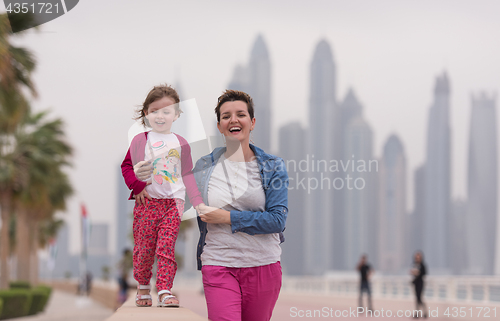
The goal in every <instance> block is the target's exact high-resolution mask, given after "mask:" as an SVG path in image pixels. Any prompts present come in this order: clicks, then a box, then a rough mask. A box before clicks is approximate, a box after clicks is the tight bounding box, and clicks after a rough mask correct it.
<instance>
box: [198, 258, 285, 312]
mask: <svg viewBox="0 0 500 321" xmlns="http://www.w3.org/2000/svg"><path fill="white" fill-rule="evenodd" d="M201 273H202V274H203V288H204V290H205V298H206V300H207V308H208V318H209V319H210V320H212V321H222V320H228V321H264V320H270V319H271V315H272V314H273V309H274V305H275V304H276V301H277V300H278V296H279V293H280V289H281V265H280V262H276V263H273V264H269V265H263V266H256V267H249V268H230V267H224V266H214V265H204V266H203V267H202V268H201Z"/></svg>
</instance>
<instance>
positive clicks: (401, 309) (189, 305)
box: [16, 287, 500, 321]
mask: <svg viewBox="0 0 500 321" xmlns="http://www.w3.org/2000/svg"><path fill="white" fill-rule="evenodd" d="M173 292H174V294H175V295H176V296H177V297H178V298H179V301H180V305H181V308H180V309H167V308H157V307H151V308H137V307H135V305H134V303H133V299H134V293H135V291H131V292H130V296H129V299H128V300H127V302H126V303H125V304H124V305H123V306H122V307H120V308H119V309H118V310H117V311H116V313H115V311H114V310H112V309H109V308H106V307H104V306H103V305H101V304H99V303H97V302H95V301H93V300H92V299H90V298H88V297H79V296H77V295H74V294H69V293H67V292H62V291H58V290H54V291H53V292H52V295H51V298H50V300H49V303H48V306H47V308H46V309H45V311H44V312H42V313H39V314H37V315H35V316H30V317H23V318H16V320H18V321H67V320H71V321H104V320H107V321H115V320H116V321H118V320H119V321H122V320H137V319H148V320H165V319H169V320H189V321H192V320H193V321H194V320H207V306H206V302H205V296H204V294H203V292H202V289H201V287H200V288H193V287H174V289H173ZM152 295H153V296H154V300H153V303H154V304H155V305H156V297H155V295H154V293H152ZM427 303H428V308H429V309H430V311H431V313H430V315H429V318H428V320H429V321H444V320H462V321H472V320H483V319H484V320H498V316H499V315H500V306H496V307H494V306H491V307H489V308H488V309H489V310H488V311H489V316H488V315H486V313H484V312H485V311H486V310H483V309H481V311H483V313H482V315H481V316H479V315H476V313H478V311H480V310H479V309H478V307H480V306H481V304H474V305H468V304H465V303H464V304H457V303H448V302H427ZM373 304H374V307H373V308H374V310H373V314H372V315H370V314H369V313H368V312H366V311H363V312H362V313H358V312H359V311H358V310H357V298H355V297H336V296H328V295H317V294H316V295H314V294H310V293H289V292H286V293H285V292H281V294H280V297H279V299H278V302H277V303H276V306H275V309H274V311H273V316H272V318H271V321H283V320H297V319H307V320H325V319H341V320H343V319H356V320H359V321H365V320H371V321H374V320H408V321H409V320H413V318H412V317H411V316H410V314H409V313H412V312H413V309H414V303H413V301H411V300H394V299H392V300H391V299H388V300H384V299H375V300H374V301H373ZM476 306H478V307H476ZM447 309H449V313H450V314H449V316H447V315H445V312H446V310H447ZM454 309H455V310H457V311H462V310H463V311H464V313H466V314H469V311H473V312H474V315H473V316H472V317H471V316H469V315H467V316H465V315H464V317H460V316H459V317H455V318H454V317H453V316H452V314H453V311H454ZM493 309H495V313H496V314H497V313H498V314H497V315H496V316H494V315H493ZM389 311H390V312H389ZM427 312H428V313H429V311H427ZM398 314H399V315H401V316H398ZM405 314H406V315H407V316H404V315H405Z"/></svg>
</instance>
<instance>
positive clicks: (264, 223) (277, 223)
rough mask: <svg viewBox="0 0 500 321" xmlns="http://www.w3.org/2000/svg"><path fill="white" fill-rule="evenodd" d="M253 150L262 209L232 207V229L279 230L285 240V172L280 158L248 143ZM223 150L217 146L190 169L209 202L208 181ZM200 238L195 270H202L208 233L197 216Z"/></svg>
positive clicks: (249, 230) (286, 213)
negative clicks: (261, 189) (259, 181)
mask: <svg viewBox="0 0 500 321" xmlns="http://www.w3.org/2000/svg"><path fill="white" fill-rule="evenodd" d="M250 148H251V149H252V151H253V152H254V153H255V157H256V159H257V164H258V166H259V170H260V177H261V179H262V187H263V188H264V194H265V197H266V203H265V211H264V212H252V211H231V230H232V232H233V233H237V232H244V233H247V234H249V235H254V234H270V233H280V240H281V242H284V240H285V238H284V236H283V231H284V230H285V222H286V217H287V215H288V174H287V172H286V167H285V162H284V161H283V159H281V158H279V157H276V156H274V155H271V154H266V153H265V152H264V151H263V150H262V149H260V148H258V147H256V146H254V145H252V144H250ZM225 151H226V148H225V147H218V148H216V149H214V150H213V151H212V153H210V154H208V155H205V156H203V157H202V158H200V159H199V160H198V161H197V162H196V166H195V168H194V169H193V173H194V177H195V179H196V184H197V185H198V189H199V190H200V192H201V195H202V198H203V202H204V203H205V204H206V205H210V204H208V183H209V181H210V177H211V175H212V172H213V170H214V168H215V165H217V161H218V160H219V157H220V156H221V155H222V154H224V152H225ZM198 227H199V229H200V240H199V241H198V248H197V254H196V256H197V259H198V270H201V253H202V252H203V247H204V246H205V238H206V236H207V232H208V230H207V223H205V222H203V221H202V220H201V219H200V218H199V217H198Z"/></svg>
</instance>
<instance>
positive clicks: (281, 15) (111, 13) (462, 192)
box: [19, 0, 500, 251]
mask: <svg viewBox="0 0 500 321" xmlns="http://www.w3.org/2000/svg"><path fill="white" fill-rule="evenodd" d="M499 13H500V3H499V2H497V1H476V2H466V3H458V2H457V1H439V2H435V1H420V2H418V3H403V2H400V1H309V2H285V1H273V2H264V1H253V2H238V5H234V2H230V1H226V0H225V1H211V2H201V1H183V2H179V3H165V2H162V1H123V0H122V1H106V2H104V4H103V2H97V1H80V3H79V4H78V5H77V6H76V7H75V8H74V9H73V10H71V11H70V12H69V13H67V14H65V15H64V16H62V17H60V18H58V19H56V20H53V21H51V22H49V23H47V24H44V25H42V26H41V30H40V32H38V33H36V32H30V33H29V34H28V35H26V36H25V37H24V38H23V39H22V40H20V41H19V44H22V45H24V46H26V47H28V48H29V49H30V50H32V51H33V52H34V53H35V55H36V57H37V60H38V67H37V70H36V71H35V74H34V81H35V84H36V85H37V88H38V91H39V94H40V98H39V99H38V100H36V101H34V102H33V107H34V110H40V109H45V108H47V107H51V108H52V110H53V113H52V114H51V115H52V116H57V117H62V118H63V119H64V120H65V122H66V126H67V127H66V128H67V132H68V139H69V141H70V143H71V144H72V145H73V146H74V147H75V160H74V167H73V168H72V169H70V176H71V180H72V182H73V184H74V187H75V190H76V195H75V197H74V198H73V200H72V202H71V204H70V206H69V207H68V213H69V215H66V216H65V217H66V218H67V219H68V220H69V221H70V222H71V223H72V226H73V230H71V233H70V234H71V236H72V237H73V240H75V239H77V238H78V234H79V229H78V228H77V225H76V224H77V223H78V215H79V203H80V202H81V201H84V202H85V203H86V204H87V208H88V211H89V215H90V217H91V219H92V220H93V221H94V222H111V220H112V219H113V218H114V216H115V215H116V210H117V208H116V205H115V204H116V202H115V198H116V193H117V192H116V190H117V188H116V182H117V180H116V166H118V164H119V163H120V162H121V161H122V159H123V157H124V154H125V152H126V148H127V130H128V128H129V127H130V125H131V124H132V120H131V118H132V116H133V109H134V106H136V105H137V104H140V103H141V102H142V100H143V99H144V97H145V95H146V93H147V92H148V91H149V89H150V88H151V87H152V86H153V85H155V84H158V83H160V82H169V83H174V84H176V83H180V84H181V85H182V88H183V92H184V93H185V95H186V96H185V97H183V99H189V98H195V99H196V101H197V104H198V106H199V107H200V110H201V113H202V116H203V117H204V125H205V128H208V129H209V130H210V129H211V130H213V128H215V116H214V114H213V108H214V106H215V103H216V100H217V97H218V96H219V95H220V93H221V92H222V91H223V90H224V89H225V88H226V86H227V84H228V82H229V81H230V80H231V76H232V72H233V69H234V67H235V66H236V65H237V64H239V63H242V62H245V61H248V58H249V55H250V49H251V46H252V45H253V43H254V41H255V38H256V37H257V35H258V34H259V33H260V34H262V35H263V37H264V40H265V41H266V44H267V46H268V50H269V55H270V60H271V66H272V70H271V72H272V75H273V77H272V88H273V92H272V93H271V97H272V98H271V106H272V108H273V111H272V115H273V117H272V121H273V124H272V133H273V137H272V150H273V151H276V150H277V146H278V145H277V144H278V141H277V137H278V135H277V134H278V130H279V128H280V127H281V126H283V125H285V124H288V123H289V122H291V121H299V122H300V123H302V124H303V125H306V124H308V118H309V116H308V113H309V110H308V106H309V104H308V99H309V94H310V93H309V81H310V77H309V68H310V64H311V61H312V57H313V52H314V49H315V47H316V44H317V43H318V42H319V41H320V40H321V39H325V40H326V41H327V42H328V43H329V44H330V46H331V47H332V51H333V58H334V62H335V64H336V68H337V80H336V81H337V99H338V100H339V101H342V100H343V98H344V96H345V95H346V93H347V90H348V88H350V87H352V88H354V91H355V92H356V95H357V97H358V99H359V100H360V102H361V103H362V105H363V106H364V115H365V116H364V117H365V119H366V121H367V122H368V123H369V124H370V126H371V127H372V128H373V132H374V154H375V156H376V157H380V156H381V154H382V147H383V144H384V143H385V141H386V140H387V138H388V137H389V135H390V134H392V133H396V134H397V135H398V136H399V137H400V138H401V140H402V143H403V144H404V147H405V152H406V156H407V161H408V164H407V169H408V176H409V177H408V180H407V182H408V200H409V202H408V203H409V204H408V206H409V208H410V209H411V208H413V201H412V200H413V173H414V170H415V169H416V167H417V166H420V165H421V164H422V163H423V162H424V160H425V141H426V134H425V133H426V127H427V118H428V111H429V107H430V105H431V103H432V99H433V87H434V81H435V77H436V76H437V75H439V74H441V73H442V72H443V71H444V70H446V72H447V74H448V76H449V79H450V84H451V94H450V125H451V137H452V138H451V139H452V148H451V153H452V164H453V165H452V179H453V180H452V187H451V192H452V197H453V198H456V197H461V198H465V196H466V186H467V184H466V175H467V171H466V168H467V146H468V144H467V142H468V137H469V136H468V132H469V129H468V125H469V119H470V104H471V98H470V97H471V94H472V93H477V92H479V91H483V90H484V91H486V92H487V93H495V92H498V89H499V88H500V77H498V75H500V62H498V58H497V57H499V56H500V46H498V45H496V43H497V42H498V41H497V40H498V38H499V36H500V21H499V19H498V16H499ZM256 117H257V124H256V126H257V129H258V125H259V118H258V117H259V115H256ZM497 117H499V116H498V115H497ZM497 122H498V120H497ZM96 183H97V184H96ZM115 228H116V226H114V225H111V228H110V235H114V233H115ZM115 243H116V242H115V240H114V237H112V238H111V240H110V247H112V248H114V246H115ZM70 249H72V250H73V251H75V250H76V249H78V245H76V244H72V246H71V247H70Z"/></svg>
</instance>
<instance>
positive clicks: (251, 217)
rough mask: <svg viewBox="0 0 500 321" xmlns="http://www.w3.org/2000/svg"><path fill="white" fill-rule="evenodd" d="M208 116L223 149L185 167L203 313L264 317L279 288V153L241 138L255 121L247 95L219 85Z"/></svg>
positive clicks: (255, 320)
mask: <svg viewBox="0 0 500 321" xmlns="http://www.w3.org/2000/svg"><path fill="white" fill-rule="evenodd" d="M215 113H216V115H217V128H218V130H219V132H220V133H221V134H222V135H223V139H224V140H225V145H226V147H220V148H216V149H215V150H214V151H213V152H212V153H210V154H209V155H206V156H204V157H202V158H201V159H199V160H198V162H197V163H196V166H195V168H194V170H193V172H194V175H195V179H196V182H197V184H198V188H199V190H200V192H201V194H202V197H203V201H204V203H205V204H207V205H200V207H199V209H198V210H199V217H198V226H199V229H200V233H201V235H200V240H199V243H198V253H197V256H198V269H201V272H202V275H203V287H204V291H205V297H206V300H207V308H208V318H209V319H210V320H212V321H219V320H231V321H234V320H252V321H260V320H270V319H271V315H272V312H273V309H274V306H275V304H276V301H277V299H278V295H279V291H280V288H281V265H280V255H281V248H280V246H279V244H280V241H281V240H282V239H283V238H282V232H283V230H284V228H285V222H286V217H287V213H288V208H287V206H288V190H287V187H288V175H287V172H286V169H285V166H284V162H283V160H282V159H281V158H278V157H276V156H273V155H270V154H267V153H265V152H264V151H263V150H262V149H260V148H258V147H256V146H254V145H252V144H250V142H249V141H250V135H251V132H252V130H254V127H255V118H254V108H253V101H252V98H251V97H250V96H249V95H248V94H246V93H244V92H241V91H236V90H226V91H225V92H224V93H223V94H222V96H220V97H219V99H218V103H217V107H216V108H215Z"/></svg>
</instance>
